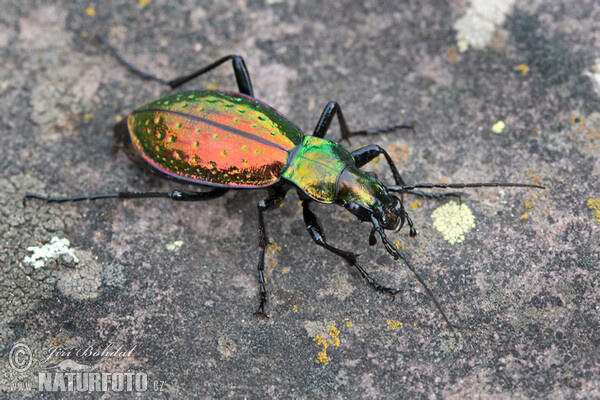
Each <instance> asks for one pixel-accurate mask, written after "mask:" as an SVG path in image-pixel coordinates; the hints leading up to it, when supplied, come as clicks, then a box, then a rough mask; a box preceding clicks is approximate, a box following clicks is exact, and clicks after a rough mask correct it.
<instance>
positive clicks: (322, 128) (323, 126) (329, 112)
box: [313, 101, 415, 140]
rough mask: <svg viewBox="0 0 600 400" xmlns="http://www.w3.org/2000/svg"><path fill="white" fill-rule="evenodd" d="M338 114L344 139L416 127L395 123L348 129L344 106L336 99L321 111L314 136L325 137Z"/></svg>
mask: <svg viewBox="0 0 600 400" xmlns="http://www.w3.org/2000/svg"><path fill="white" fill-rule="evenodd" d="M336 115H337V118H338V122H339V124H340V129H341V131H342V140H349V139H350V136H355V135H372V134H376V133H386V132H391V131H395V130H396V129H414V128H415V126H414V123H413V124H410V125H407V124H402V125H393V126H383V127H381V128H372V129H366V130H361V131H350V129H348V124H347V123H346V118H344V114H343V113H342V108H341V107H340V105H339V104H338V103H336V102H335V101H330V102H329V103H327V105H326V106H325V108H324V109H323V112H322V113H321V117H320V118H319V122H317V126H316V127H315V131H314V133H313V136H316V137H320V138H323V137H325V135H326V134H327V131H328V130H329V126H330V125H331V121H333V117H334V116H336Z"/></svg>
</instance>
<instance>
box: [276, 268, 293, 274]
mask: <svg viewBox="0 0 600 400" xmlns="http://www.w3.org/2000/svg"><path fill="white" fill-rule="evenodd" d="M290 271H291V269H290V267H283V268H281V271H279V272H280V273H281V275H285V274H289V273H290Z"/></svg>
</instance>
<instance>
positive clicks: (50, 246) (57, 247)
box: [23, 236, 79, 269]
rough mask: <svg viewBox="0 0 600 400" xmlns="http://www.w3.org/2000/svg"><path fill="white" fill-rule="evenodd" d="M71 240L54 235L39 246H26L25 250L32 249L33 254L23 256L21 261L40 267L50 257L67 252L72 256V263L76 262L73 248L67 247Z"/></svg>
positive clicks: (77, 260)
mask: <svg viewBox="0 0 600 400" xmlns="http://www.w3.org/2000/svg"><path fill="white" fill-rule="evenodd" d="M70 245H71V242H69V239H66V238H62V239H59V238H58V237H56V236H54V237H53V238H52V239H51V240H50V243H47V244H45V245H43V246H41V247H38V246H30V247H28V248H27V251H32V252H33V254H32V255H31V256H27V257H25V258H23V262H24V263H26V264H29V265H32V266H33V268H36V269H37V268H42V267H43V266H44V264H45V263H46V261H47V260H49V259H51V258H56V257H58V256H60V255H61V254H67V255H69V256H71V257H72V258H73V262H74V263H76V264H77V263H78V262H79V259H78V258H77V256H76V255H75V250H73V249H71V248H69V246H70Z"/></svg>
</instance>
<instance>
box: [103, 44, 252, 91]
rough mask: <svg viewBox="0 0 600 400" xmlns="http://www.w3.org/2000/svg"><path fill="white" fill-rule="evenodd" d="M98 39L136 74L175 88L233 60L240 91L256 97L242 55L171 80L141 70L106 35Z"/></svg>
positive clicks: (224, 59)
mask: <svg viewBox="0 0 600 400" xmlns="http://www.w3.org/2000/svg"><path fill="white" fill-rule="evenodd" d="M98 39H100V41H101V42H102V43H103V44H104V45H105V46H106V47H107V48H108V50H109V51H110V53H111V54H112V56H113V57H114V58H116V59H117V61H119V62H120V63H121V64H122V65H123V66H125V67H126V68H127V69H129V70H130V71H131V72H133V73H134V74H136V75H138V76H140V77H142V78H144V79H148V80H152V81H156V82H160V83H162V84H163V85H169V86H170V87H171V89H175V88H176V87H179V86H181V85H183V84H184V83H187V82H189V81H191V80H192V79H195V78H197V77H199V76H200V75H203V74H205V73H206V72H209V71H211V70H213V69H215V68H217V67H218V66H220V65H221V64H223V63H225V62H227V61H229V60H231V63H232V65H233V72H234V74H235V80H236V82H237V86H238V90H239V91H240V93H243V94H246V95H248V96H250V97H254V92H253V90H252V82H251V81H250V73H249V72H248V68H247V67H246V63H245V62H244V59H243V58H242V57H240V56H237V55H234V54H231V55H228V56H225V57H222V58H220V59H218V60H217V61H215V62H213V63H212V64H210V65H207V66H206V67H203V68H200V69H199V70H197V71H194V72H192V73H190V74H188V75H184V76H180V77H177V78H175V79H171V80H169V81H167V80H165V79H162V78H158V77H156V76H154V75H152V74H149V73H147V72H144V71H142V70H140V69H139V68H138V67H136V66H135V65H133V64H131V63H130V62H129V61H127V60H125V59H124V58H123V56H121V55H120V54H119V53H118V52H117V50H116V49H115V48H114V47H113V46H112V45H111V44H110V43H109V42H108V39H106V37H104V36H102V35H100V36H98Z"/></svg>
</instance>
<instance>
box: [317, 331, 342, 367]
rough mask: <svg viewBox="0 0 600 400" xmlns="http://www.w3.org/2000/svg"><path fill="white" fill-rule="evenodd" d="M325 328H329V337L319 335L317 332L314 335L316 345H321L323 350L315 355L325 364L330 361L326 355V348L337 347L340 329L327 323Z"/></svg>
mask: <svg viewBox="0 0 600 400" xmlns="http://www.w3.org/2000/svg"><path fill="white" fill-rule="evenodd" d="M327 329H328V330H329V333H328V335H329V337H325V338H323V337H321V336H320V335H319V334H316V335H315V339H314V340H315V342H317V346H323V351H321V352H320V353H319V355H318V356H317V358H318V360H319V361H320V362H322V363H323V364H327V363H328V362H329V361H331V358H329V357H328V356H327V348H328V347H329V346H333V347H339V345H340V339H339V335H340V331H339V330H338V329H337V328H336V327H335V326H333V325H327Z"/></svg>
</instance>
